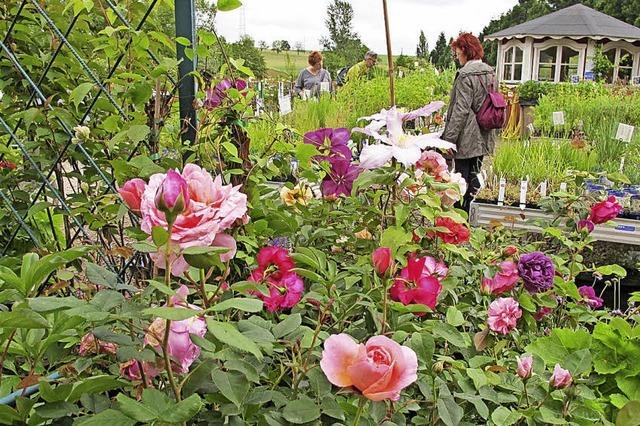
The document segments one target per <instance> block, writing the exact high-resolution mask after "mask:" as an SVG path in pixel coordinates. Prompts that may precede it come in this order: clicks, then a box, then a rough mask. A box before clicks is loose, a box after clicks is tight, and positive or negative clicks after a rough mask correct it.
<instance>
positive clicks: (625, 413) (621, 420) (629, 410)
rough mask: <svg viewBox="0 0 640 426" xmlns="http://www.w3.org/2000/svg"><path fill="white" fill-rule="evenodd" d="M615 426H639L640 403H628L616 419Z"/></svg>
mask: <svg viewBox="0 0 640 426" xmlns="http://www.w3.org/2000/svg"><path fill="white" fill-rule="evenodd" d="M616 426H640V401H629V402H628V403H627V404H626V405H625V406H624V407H622V410H620V412H619V413H618V416H617V417H616Z"/></svg>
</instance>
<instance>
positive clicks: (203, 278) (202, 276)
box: [200, 268, 209, 309]
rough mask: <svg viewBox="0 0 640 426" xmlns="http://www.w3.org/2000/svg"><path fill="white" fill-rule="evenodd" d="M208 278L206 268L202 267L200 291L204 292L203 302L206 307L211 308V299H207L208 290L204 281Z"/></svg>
mask: <svg viewBox="0 0 640 426" xmlns="http://www.w3.org/2000/svg"><path fill="white" fill-rule="evenodd" d="M206 280H207V278H206V276H205V273H204V269H202V268H201V269H200V293H202V303H203V304H204V308H205V309H208V308H209V300H208V299H207V291H206V290H205V289H204V283H205V281H206Z"/></svg>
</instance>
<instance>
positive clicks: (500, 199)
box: [498, 178, 507, 206]
mask: <svg viewBox="0 0 640 426" xmlns="http://www.w3.org/2000/svg"><path fill="white" fill-rule="evenodd" d="M506 189H507V181H506V179H505V178H500V189H499V190H498V205H499V206H504V193H505V191H506Z"/></svg>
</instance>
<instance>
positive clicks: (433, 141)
mask: <svg viewBox="0 0 640 426" xmlns="http://www.w3.org/2000/svg"><path fill="white" fill-rule="evenodd" d="M442 105H443V103H442V102H432V103H430V104H429V105H426V106H424V107H422V108H420V109H417V110H415V111H411V112H409V113H404V112H401V111H399V110H398V109H397V108H396V107H395V106H394V107H392V108H391V109H390V110H384V109H383V110H382V111H380V112H379V113H378V114H374V115H372V116H369V117H363V118H362V119H363V120H371V123H370V124H369V125H367V126H366V127H365V128H354V129H353V130H354V131H357V132H361V133H364V134H366V135H368V136H371V137H373V138H374V139H376V140H378V141H380V142H382V143H381V144H378V145H365V146H364V147H363V149H362V152H361V153H360V166H361V167H363V168H365V169H375V168H377V167H380V166H383V165H384V164H386V163H387V162H389V161H390V160H391V159H392V158H395V159H396V160H398V161H399V162H400V163H402V164H403V165H404V166H405V167H409V166H412V165H414V164H415V163H416V162H417V161H418V160H419V159H420V156H421V155H422V150H423V149H425V148H427V147H431V148H440V149H456V146H455V145H454V144H452V143H450V142H446V141H444V140H442V139H440V137H439V135H438V134H437V133H429V134H421V135H410V134H406V133H405V132H404V130H403V129H402V124H403V122H404V121H407V120H415V119H416V118H418V117H424V116H428V115H431V114H433V113H434V112H436V111H437V110H438V109H440V108H441V107H442ZM383 128H386V134H385V133H381V130H382V129H383Z"/></svg>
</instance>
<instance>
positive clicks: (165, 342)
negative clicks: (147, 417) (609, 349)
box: [162, 222, 181, 402]
mask: <svg viewBox="0 0 640 426" xmlns="http://www.w3.org/2000/svg"><path fill="white" fill-rule="evenodd" d="M172 230H173V223H172V222H169V224H168V226H167V231H168V232H169V238H168V239H167V244H166V249H165V253H164V255H165V256H164V258H165V270H164V273H165V275H164V283H165V284H166V285H167V286H168V287H170V286H171V261H170V255H171V231H172ZM167 306H171V299H169V300H168V301H167ZM170 331H171V320H170V319H167V320H166V321H165V323H164V339H162V358H163V359H164V368H165V370H167V376H168V377H169V384H170V385H171V389H172V390H173V395H174V396H175V397H176V402H179V401H180V400H181V398H180V389H178V386H177V385H176V381H175V379H174V377H173V370H172V369H171V359H170V358H169V332H170Z"/></svg>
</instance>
